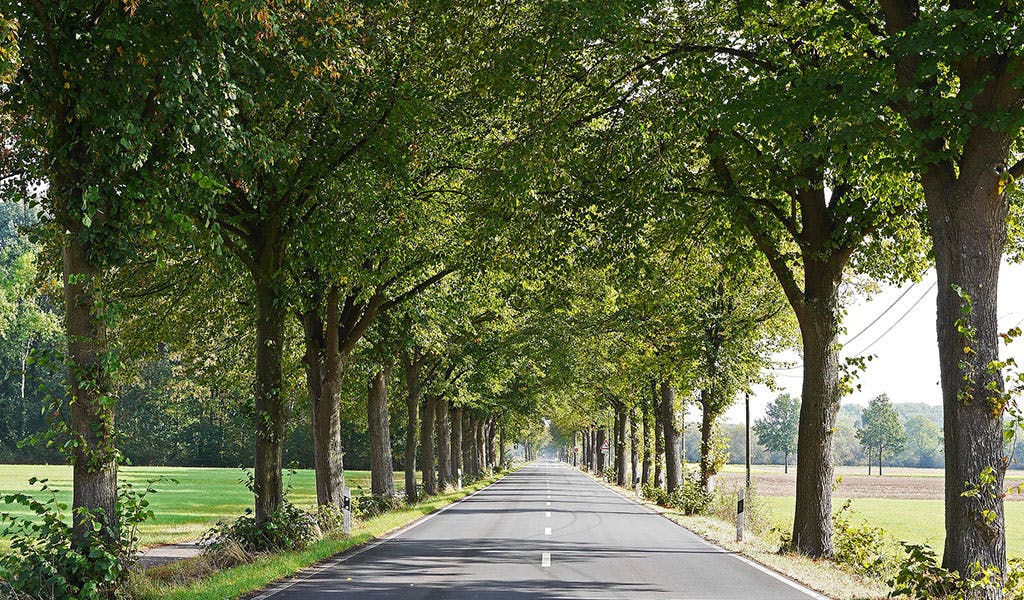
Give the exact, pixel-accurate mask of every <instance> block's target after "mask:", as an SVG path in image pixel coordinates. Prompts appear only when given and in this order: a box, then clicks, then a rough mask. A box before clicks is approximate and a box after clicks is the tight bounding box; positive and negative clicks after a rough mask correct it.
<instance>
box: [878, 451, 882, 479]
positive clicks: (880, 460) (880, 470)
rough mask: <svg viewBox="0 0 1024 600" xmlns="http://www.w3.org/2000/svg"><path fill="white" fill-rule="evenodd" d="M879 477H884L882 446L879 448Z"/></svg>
mask: <svg viewBox="0 0 1024 600" xmlns="http://www.w3.org/2000/svg"><path fill="white" fill-rule="evenodd" d="M878 476H879V477H881V476H882V446H879V447H878Z"/></svg>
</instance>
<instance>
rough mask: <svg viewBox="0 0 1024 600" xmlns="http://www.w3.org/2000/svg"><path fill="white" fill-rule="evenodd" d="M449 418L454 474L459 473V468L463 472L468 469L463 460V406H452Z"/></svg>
mask: <svg viewBox="0 0 1024 600" xmlns="http://www.w3.org/2000/svg"><path fill="white" fill-rule="evenodd" d="M449 420H450V421H451V422H452V448H451V453H452V474H453V475H457V474H458V472H459V469H462V470H463V472H465V470H466V466H465V465H464V464H463V462H462V456H463V454H462V407H461V406H455V407H452V410H451V413H450V415H449Z"/></svg>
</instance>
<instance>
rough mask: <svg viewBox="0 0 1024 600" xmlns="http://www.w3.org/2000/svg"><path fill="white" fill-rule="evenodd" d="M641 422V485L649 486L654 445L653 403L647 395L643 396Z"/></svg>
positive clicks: (652, 467) (652, 466)
mask: <svg viewBox="0 0 1024 600" xmlns="http://www.w3.org/2000/svg"><path fill="white" fill-rule="evenodd" d="M641 398H642V400H641V402H640V420H641V423H642V425H643V438H644V439H643V462H644V464H643V467H642V473H641V476H640V483H642V484H643V485H649V484H650V483H651V472H652V471H653V470H654V445H653V441H652V440H651V435H652V430H653V426H652V423H651V420H652V417H651V401H650V398H649V397H647V395H646V394H641Z"/></svg>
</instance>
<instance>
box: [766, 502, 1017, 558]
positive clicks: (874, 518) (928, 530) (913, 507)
mask: <svg viewBox="0 0 1024 600" xmlns="http://www.w3.org/2000/svg"><path fill="white" fill-rule="evenodd" d="M760 500H761V501H762V502H764V504H765V505H766V506H767V508H768V510H769V512H770V515H771V516H770V519H771V521H772V524H773V525H774V526H775V527H779V528H780V529H782V530H784V531H787V530H789V529H790V528H791V527H792V524H793V509H794V505H795V504H796V499H795V498H793V497H792V496H766V497H762V498H761V499H760ZM843 502H845V498H835V499H833V506H834V507H835V508H837V509H838V508H839V507H841V506H842V505H843ZM1005 506H1006V552H1007V554H1008V555H1009V556H1018V557H1024V502H1007V503H1006V505H1005ZM851 509H852V510H853V513H854V514H853V518H852V519H851V522H852V523H856V522H857V521H858V520H860V521H862V522H865V523H869V524H871V525H873V526H875V527H881V528H882V529H884V530H886V531H888V532H889V533H890V534H892V536H893V537H895V538H896V539H898V540H903V541H908V542H915V543H918V544H922V543H923V544H928V545H929V546H931V547H932V549H933V550H935V551H936V553H938V554H939V555H940V556H941V555H942V542H943V539H944V538H945V533H944V527H943V503H942V501H941V500H908V499H899V500H893V499H888V498H854V499H853V500H852V505H851Z"/></svg>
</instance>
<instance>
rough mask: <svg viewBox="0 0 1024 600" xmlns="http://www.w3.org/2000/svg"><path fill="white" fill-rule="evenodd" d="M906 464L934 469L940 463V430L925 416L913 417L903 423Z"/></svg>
mask: <svg viewBox="0 0 1024 600" xmlns="http://www.w3.org/2000/svg"><path fill="white" fill-rule="evenodd" d="M904 429H905V430H906V432H907V444H906V448H905V450H904V455H905V456H906V459H905V460H906V463H907V464H910V465H913V466H915V467H924V468H929V467H936V466H940V465H941V463H942V455H941V452H942V429H941V428H940V427H939V426H938V425H936V424H935V422H934V421H932V420H931V419H929V418H928V417H926V416H925V415H913V416H911V417H910V418H909V419H907V422H906V423H904Z"/></svg>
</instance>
